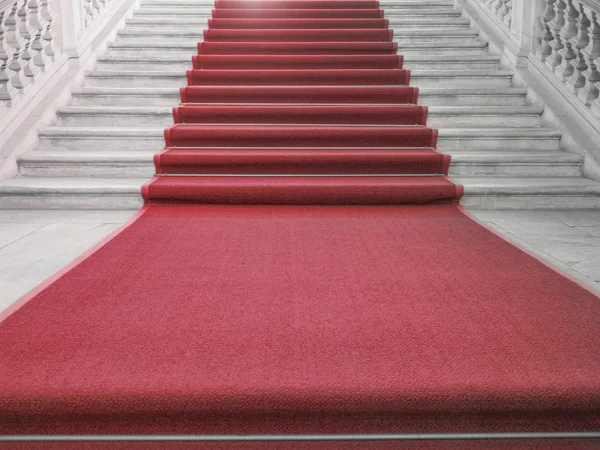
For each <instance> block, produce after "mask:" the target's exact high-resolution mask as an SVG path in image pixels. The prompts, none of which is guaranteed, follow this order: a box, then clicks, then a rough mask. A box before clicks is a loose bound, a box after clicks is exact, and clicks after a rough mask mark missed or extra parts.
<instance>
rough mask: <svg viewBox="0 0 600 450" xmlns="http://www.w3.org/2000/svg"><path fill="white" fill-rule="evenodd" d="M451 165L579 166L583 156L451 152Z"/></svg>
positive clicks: (557, 152)
mask: <svg viewBox="0 0 600 450" xmlns="http://www.w3.org/2000/svg"><path fill="white" fill-rule="evenodd" d="M448 154H449V155H450V156H451V157H452V164H453V165H454V164H544V165H546V164H550V165H562V164H581V162H582V161H583V156H582V155H578V154H576V153H569V152H565V151H562V150H559V151H556V150H548V151H542V150H538V151H535V152H511V151H505V152H502V153H497V154H494V153H491V152H485V151H476V150H472V151H460V150H456V151H452V152H448Z"/></svg>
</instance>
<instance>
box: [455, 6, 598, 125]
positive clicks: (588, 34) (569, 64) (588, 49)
mask: <svg viewBox="0 0 600 450" xmlns="http://www.w3.org/2000/svg"><path fill="white" fill-rule="evenodd" d="M456 3H457V4H458V5H460V6H463V7H464V8H465V10H466V11H467V12H468V13H469V14H470V15H471V17H473V18H474V19H475V20H476V21H477V22H478V23H479V25H480V26H482V27H483V28H482V30H485V31H486V35H487V36H488V37H489V36H491V35H495V36H496V37H499V39H500V41H501V42H502V45H500V46H498V45H496V50H497V51H500V52H502V53H503V55H504V56H506V57H507V58H508V60H509V61H510V63H511V65H515V66H521V67H526V66H535V68H536V70H539V71H540V72H543V76H544V77H545V78H546V79H547V80H550V82H551V84H552V85H553V86H554V89H556V90H559V91H562V92H560V93H559V92H557V95H562V96H564V97H565V98H567V99H568V101H569V102H570V103H571V104H573V105H574V106H575V107H576V108H577V109H578V111H580V112H581V113H582V114H583V115H585V116H587V117H586V119H587V120H588V121H589V122H591V123H592V122H593V124H594V127H595V128H596V129H598V130H600V95H599V94H600V24H599V21H600V0H456ZM492 28H494V29H495V32H494V30H492Z"/></svg>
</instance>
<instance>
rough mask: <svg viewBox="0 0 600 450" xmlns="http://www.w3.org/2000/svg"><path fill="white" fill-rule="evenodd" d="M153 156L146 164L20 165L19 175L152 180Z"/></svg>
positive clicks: (56, 163) (57, 163) (153, 170)
mask: <svg viewBox="0 0 600 450" xmlns="http://www.w3.org/2000/svg"><path fill="white" fill-rule="evenodd" d="M154 172H155V169H154V164H153V163H152V155H150V156H149V157H148V161H147V162H146V163H122V164H97V163H78V164H63V163H59V162H55V163H20V164H19V173H20V174H21V175H25V176H33V177H108V178H115V177H121V178H132V177H135V178H148V179H149V178H151V177H152V176H154Z"/></svg>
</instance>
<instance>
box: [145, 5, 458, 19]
mask: <svg viewBox="0 0 600 450" xmlns="http://www.w3.org/2000/svg"><path fill="white" fill-rule="evenodd" d="M213 7H214V3H206V4H204V3H198V4H194V5H173V4H170V5H166V4H165V5H149V4H148V5H145V4H144V5H142V7H141V8H140V9H139V10H138V11H139V12H140V13H144V14H152V13H156V14H160V13H163V14H165V15H182V16H186V15H192V16H193V15H195V14H198V13H199V12H202V11H206V10H207V9H212V8H213ZM380 7H381V8H382V9H383V10H384V11H385V12H386V14H401V15H404V14H417V15H428V16H439V15H449V16H454V17H457V16H458V17H460V15H461V12H460V11H459V10H457V9H454V8H453V6H452V5H418V4H416V5H398V4H393V5H380Z"/></svg>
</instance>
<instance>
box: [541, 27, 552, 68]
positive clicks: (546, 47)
mask: <svg viewBox="0 0 600 450" xmlns="http://www.w3.org/2000/svg"><path fill="white" fill-rule="evenodd" d="M544 29H545V32H544V35H543V36H542V44H541V47H540V48H539V49H538V58H540V60H541V61H542V62H544V63H545V62H546V61H547V60H548V58H549V57H550V56H551V55H552V41H553V40H554V36H553V35H552V31H550V26H549V25H548V24H546V25H544Z"/></svg>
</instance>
